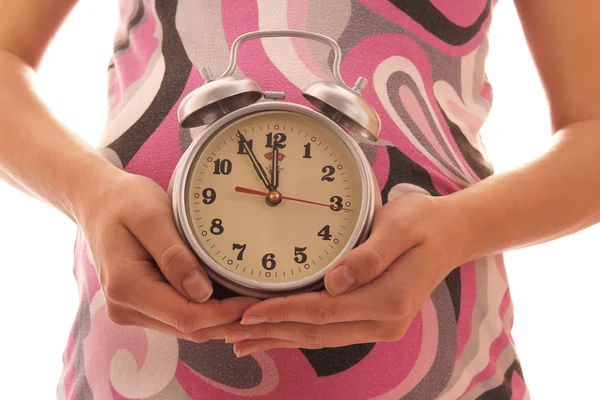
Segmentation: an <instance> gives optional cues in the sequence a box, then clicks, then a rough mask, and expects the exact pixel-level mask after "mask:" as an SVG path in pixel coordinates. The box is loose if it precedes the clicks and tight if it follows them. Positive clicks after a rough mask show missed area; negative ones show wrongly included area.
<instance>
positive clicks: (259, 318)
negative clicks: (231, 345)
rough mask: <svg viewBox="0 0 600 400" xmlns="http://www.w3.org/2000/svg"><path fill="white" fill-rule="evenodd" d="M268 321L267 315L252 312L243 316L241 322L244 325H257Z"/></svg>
mask: <svg viewBox="0 0 600 400" xmlns="http://www.w3.org/2000/svg"><path fill="white" fill-rule="evenodd" d="M266 321H267V317H265V316H264V315H261V314H250V315H246V316H244V317H242V320H241V321H240V324H242V325H256V324H262V323H263V322H266Z"/></svg>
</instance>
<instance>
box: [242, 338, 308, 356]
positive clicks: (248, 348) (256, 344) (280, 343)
mask: <svg viewBox="0 0 600 400" xmlns="http://www.w3.org/2000/svg"><path fill="white" fill-rule="evenodd" d="M299 348H302V346H301V345H300V344H299V343H296V342H290V341H288V340H280V339H260V340H249V341H247V342H244V343H236V344H234V345H233V352H234V353H235V355H236V356H237V357H238V358H240V357H245V356H249V355H251V354H256V353H258V352H260V351H266V350H271V349H299Z"/></svg>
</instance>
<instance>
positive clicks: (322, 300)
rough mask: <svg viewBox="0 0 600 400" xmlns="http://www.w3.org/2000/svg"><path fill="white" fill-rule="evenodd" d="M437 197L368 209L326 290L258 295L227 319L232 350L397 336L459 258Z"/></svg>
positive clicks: (313, 346) (382, 339)
mask: <svg viewBox="0 0 600 400" xmlns="http://www.w3.org/2000/svg"><path fill="white" fill-rule="evenodd" d="M454 218H456V216H455V215H453V214H452V213H450V212H448V210H445V209H444V205H443V200H442V198H433V197H430V196H426V195H421V194H415V193H411V194H407V195H404V196H402V197H399V198H396V199H394V200H393V201H391V202H389V203H388V204H386V205H385V206H384V207H382V208H381V210H379V211H378V212H377V214H376V216H375V221H374V224H373V228H372V232H371V235H370V237H369V239H368V240H367V241H366V242H365V243H363V244H362V245H360V246H358V247H357V248H356V249H354V250H352V251H351V252H349V253H348V254H347V255H346V256H344V257H343V258H342V259H341V260H340V261H339V262H338V263H337V265H336V266H335V267H334V268H333V269H332V270H330V271H329V272H328V273H327V275H326V277H325V285H326V288H327V291H321V292H313V293H304V294H299V295H293V296H288V297H280V298H274V299H269V300H265V301H263V302H261V303H258V304H255V305H253V306H251V307H250V308H248V310H246V311H245V313H244V317H243V319H242V322H241V324H239V323H235V324H232V325H231V326H230V327H229V328H228V331H227V338H226V340H227V342H228V343H235V345H234V351H235V352H236V354H237V355H238V357H241V356H244V355H247V354H250V353H254V352H256V351H261V350H262V351H264V350H268V349H272V348H281V347H288V348H289V347H291V348H311V349H318V348H323V347H339V346H346V345H351V344H357V343H369V342H389V341H396V340H399V339H401V338H402V337H403V335H404V334H405V333H406V331H407V330H408V328H409V326H410V323H411V321H412V320H413V318H414V317H415V315H416V314H417V312H418V311H419V309H420V308H421V306H422V305H423V303H424V302H425V301H426V300H427V298H428V297H429V295H430V294H431V293H432V292H433V290H434V289H435V288H436V287H437V286H438V285H439V283H440V282H441V281H442V280H443V279H444V278H445V277H446V276H447V275H448V273H449V272H450V271H451V270H452V269H453V268H455V267H457V266H458V265H459V263H460V262H461V261H463V260H460V258H461V254H462V253H461V251H462V250H461V248H460V247H459V246H457V243H458V242H460V240H457V239H458V238H457V237H456V236H457V232H456V231H454V229H455V228H456V227H457V226H458V225H457V224H455V223H454Z"/></svg>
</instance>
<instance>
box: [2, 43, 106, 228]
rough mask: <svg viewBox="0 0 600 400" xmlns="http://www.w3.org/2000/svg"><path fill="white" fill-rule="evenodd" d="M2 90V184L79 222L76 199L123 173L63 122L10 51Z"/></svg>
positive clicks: (29, 71)
mask: <svg viewBox="0 0 600 400" xmlns="http://www.w3.org/2000/svg"><path fill="white" fill-rule="evenodd" d="M0 88H1V89H0V179H3V180H5V181H6V182H8V183H9V184H11V185H12V186H14V187H16V188H17V189H20V190H22V191H23V192H25V193H27V194H29V195H32V196H34V197H37V198H39V199H41V200H43V201H45V202H47V203H49V204H51V205H53V206H54V207H56V208H57V209H59V210H60V211H62V212H63V213H64V214H66V215H67V216H68V217H70V218H71V219H73V220H75V217H74V215H73V208H74V202H75V201H76V199H77V198H78V197H79V196H80V195H81V194H83V193H85V192H86V191H87V192H89V190H90V189H91V188H92V187H94V184H95V183H97V182H94V181H95V180H99V179H106V178H107V175H110V173H112V171H113V170H114V172H116V171H117V168H116V167H114V166H112V165H111V164H110V163H108V161H106V160H105V159H104V158H102V156H101V155H100V154H99V153H98V152H96V151H95V150H94V149H93V148H92V147H91V146H89V145H88V144H87V143H86V142H84V141H83V140H82V139H81V138H79V137H78V136H77V135H75V134H73V133H71V132H69V131H68V129H67V128H66V127H65V126H63V125H62V124H61V123H60V122H58V121H57V119H56V118H55V117H54V116H53V115H52V113H51V112H50V111H49V110H48V108H47V107H46V106H45V104H44V103H43V101H42V100H41V99H40V97H39V96H38V95H37V93H36V90H35V73H34V71H33V70H32V69H31V67H29V66H28V65H27V64H26V63H25V62H23V61H22V60H20V59H19V58H18V57H16V56H14V55H12V54H11V53H8V52H4V51H0Z"/></svg>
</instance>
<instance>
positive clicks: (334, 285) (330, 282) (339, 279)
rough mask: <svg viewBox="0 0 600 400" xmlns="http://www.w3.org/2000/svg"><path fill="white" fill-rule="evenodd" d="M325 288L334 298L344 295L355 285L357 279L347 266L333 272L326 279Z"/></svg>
mask: <svg viewBox="0 0 600 400" xmlns="http://www.w3.org/2000/svg"><path fill="white" fill-rule="evenodd" d="M325 281H326V282H325V287H326V288H327V291H328V292H329V294H331V295H332V296H336V295H338V294H342V293H344V292H346V291H347V290H348V289H350V288H351V287H352V285H354V283H355V282H356V279H355V278H354V274H353V273H352V271H350V268H348V267H346V266H345V265H343V266H341V267H338V268H336V269H334V270H333V271H331V273H329V274H328V275H327V277H326V278H325Z"/></svg>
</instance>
